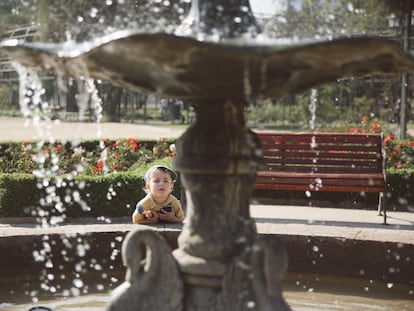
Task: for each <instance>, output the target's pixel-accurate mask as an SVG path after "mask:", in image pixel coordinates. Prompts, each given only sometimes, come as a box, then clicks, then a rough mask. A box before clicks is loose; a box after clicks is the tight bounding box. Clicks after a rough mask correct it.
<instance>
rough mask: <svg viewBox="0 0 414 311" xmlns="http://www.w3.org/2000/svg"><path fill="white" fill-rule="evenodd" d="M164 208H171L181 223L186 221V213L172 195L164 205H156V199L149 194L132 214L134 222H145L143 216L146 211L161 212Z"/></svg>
mask: <svg viewBox="0 0 414 311" xmlns="http://www.w3.org/2000/svg"><path fill="white" fill-rule="evenodd" d="M162 207H171V208H172V210H173V211H174V213H175V216H177V217H178V218H179V219H180V220H181V221H183V220H184V212H183V209H182V208H181V204H180V201H178V199H177V198H176V197H175V196H173V195H172V194H170V195H169V197H168V199H167V201H166V202H165V203H163V204H157V203H155V201H154V199H153V198H152V196H151V194H150V193H148V194H147V195H146V196H145V197H144V198H143V199H142V200H141V201H139V202H138V203H137V205H136V207H135V211H134V213H133V214H132V222H133V223H135V221H140V220H143V219H144V218H145V217H144V215H143V212H144V211H156V212H159V211H160V209H161V208H162Z"/></svg>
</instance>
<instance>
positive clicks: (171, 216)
mask: <svg viewBox="0 0 414 311" xmlns="http://www.w3.org/2000/svg"><path fill="white" fill-rule="evenodd" d="M159 217H160V220H162V221H168V222H181V221H180V220H179V219H178V218H177V216H175V213H174V211H173V210H171V211H167V210H165V209H160V214H159Z"/></svg>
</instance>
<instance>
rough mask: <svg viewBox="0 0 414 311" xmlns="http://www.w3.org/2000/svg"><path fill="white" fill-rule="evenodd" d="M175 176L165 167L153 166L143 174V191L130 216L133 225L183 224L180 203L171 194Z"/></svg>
mask: <svg viewBox="0 0 414 311" xmlns="http://www.w3.org/2000/svg"><path fill="white" fill-rule="evenodd" d="M176 179H177V174H176V173H175V172H174V171H173V170H171V169H169V168H168V167H166V166H162V165H154V166H152V167H150V168H149V169H148V171H147V172H146V173H145V176H144V180H145V191H146V192H147V195H146V196H145V197H144V198H143V199H141V200H140V201H139V202H138V203H137V205H136V208H135V211H134V213H133V214H132V222H133V223H134V224H156V223H158V222H175V223H179V222H183V220H184V212H183V209H182V207H181V204H180V201H178V199H177V198H176V197H175V196H174V195H172V194H171V192H172V190H173V188H174V182H175V180H176Z"/></svg>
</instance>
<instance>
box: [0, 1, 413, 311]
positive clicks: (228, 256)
mask: <svg viewBox="0 0 414 311" xmlns="http://www.w3.org/2000/svg"><path fill="white" fill-rule="evenodd" d="M258 33H260V28H259V26H258V25H257V23H256V21H255V19H254V16H253V15H252V12H251V9H250V5H249V2H248V0H231V1H228V0H227V1H226V0H198V1H197V0H195V1H192V4H191V9H190V11H189V14H188V16H187V18H186V19H184V21H183V23H182V24H181V25H180V27H178V28H177V30H176V32H175V33H174V34H167V33H140V32H139V31H135V30H133V31H131V30H127V31H121V32H117V33H114V34H111V35H108V36H105V37H102V38H97V39H96V40H94V41H90V42H84V43H80V44H74V45H73V44H71V45H67V44H41V43H22V42H18V41H5V42H3V43H1V46H0V47H1V49H2V50H4V51H6V53H8V54H9V56H10V57H11V58H13V59H16V60H17V61H18V62H19V63H21V64H23V65H25V66H30V67H33V66H35V67H38V66H42V67H43V68H45V69H47V70H51V71H55V72H57V73H58V74H59V75H68V76H80V75H82V76H86V77H92V78H96V79H103V80H111V81H112V82H113V83H116V84H119V85H122V86H126V87H130V88H133V89H135V90H137V91H138V92H145V93H153V94H156V95H159V96H163V97H170V98H180V99H183V100H187V101H189V102H191V103H192V105H193V106H194V109H195V112H196V120H195V122H194V123H193V124H192V125H191V126H190V127H189V128H188V130H187V131H186V132H185V133H184V134H183V135H182V137H181V138H180V139H179V140H178V141H177V156H176V158H175V159H174V163H173V164H174V167H175V169H176V170H178V171H179V172H180V174H181V179H182V183H183V185H184V188H185V192H186V198H187V216H186V222H185V224H184V227H183V230H182V233H181V234H180V236H179V240H178V245H179V247H178V249H176V250H175V251H173V252H172V253H171V251H170V249H169V247H168V246H167V244H166V242H165V241H164V240H163V238H162V237H161V236H160V235H158V234H157V233H156V231H154V230H151V228H148V227H146V226H137V229H136V230H135V231H133V232H130V233H129V234H128V236H127V238H126V240H125V241H124V243H123V249H122V254H123V261H124V263H125V265H126V267H127V273H126V278H125V282H124V283H123V284H122V285H121V286H119V287H118V288H117V289H116V290H115V291H114V292H113V293H112V296H111V301H110V303H109V305H108V310H237V311H240V310H290V308H289V306H288V305H287V304H286V302H285V301H284V299H283V296H282V288H281V283H282V280H283V277H284V274H285V272H286V270H287V264H288V261H287V256H286V254H285V251H284V248H283V245H282V244H281V243H280V242H279V241H278V240H275V239H267V238H266V237H263V236H262V237H259V236H258V235H257V234H256V229H255V224H254V221H253V220H252V219H251V217H250V215H249V200H250V192H251V190H252V189H253V186H254V183H255V174H256V171H257V169H258V168H259V167H260V165H261V149H260V143H259V140H258V138H257V137H256V135H255V134H254V133H253V132H252V131H250V130H249V129H248V128H247V126H246V122H245V120H244V114H243V109H244V107H245V106H246V104H247V103H248V101H250V100H251V99H257V98H277V97H280V96H283V95H285V94H288V93H293V92H297V91H301V90H305V89H308V88H311V87H313V86H315V85H317V84H319V83H323V82H327V81H332V80H335V79H338V78H342V77H346V76H356V75H364V74H372V73H399V72H405V71H408V70H412V69H413V68H414V59H413V58H412V57H411V55H409V54H406V53H405V52H403V51H402V49H401V47H400V45H399V43H398V42H395V41H392V40H390V39H386V38H380V37H352V38H342V39H335V40H321V41H307V42H297V43H295V44H281V43H280V44H279V43H277V42H273V43H263V44H260V43H257V42H254V38H255V36H256V35H257V34H258ZM328 55H329V56H328Z"/></svg>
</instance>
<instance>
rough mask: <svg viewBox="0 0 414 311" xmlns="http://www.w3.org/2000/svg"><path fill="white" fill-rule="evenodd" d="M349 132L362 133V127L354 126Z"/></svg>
mask: <svg viewBox="0 0 414 311" xmlns="http://www.w3.org/2000/svg"><path fill="white" fill-rule="evenodd" d="M349 132H350V133H351V134H358V133H361V129H360V128H359V127H352V128H350V129H349Z"/></svg>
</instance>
